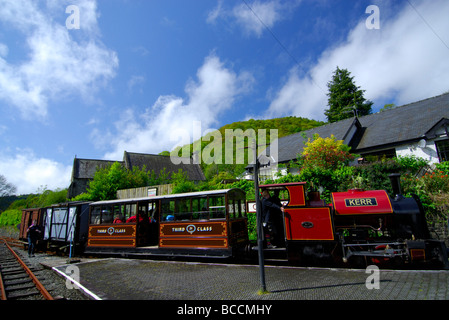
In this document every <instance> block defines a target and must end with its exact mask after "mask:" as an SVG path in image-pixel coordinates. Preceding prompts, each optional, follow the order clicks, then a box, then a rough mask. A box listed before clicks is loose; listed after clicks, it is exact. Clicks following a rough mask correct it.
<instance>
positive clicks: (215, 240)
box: [86, 189, 248, 257]
mask: <svg viewBox="0 0 449 320" xmlns="http://www.w3.org/2000/svg"><path fill="white" fill-rule="evenodd" d="M246 245H248V233H247V217H246V200H245V193H244V192H243V191H242V190H240V189H226V190H214V191H204V192H192V193H183V194H173V195H165V196H154V197H146V198H136V199H121V200H111V201H98V202H94V203H91V204H90V224H89V232H88V242H87V247H86V253H101V254H121V255H124V256H126V255H182V256H205V255H207V256H215V257H230V256H232V255H233V254H234V253H235V252H236V250H237V249H240V248H244V247H245V246H246Z"/></svg>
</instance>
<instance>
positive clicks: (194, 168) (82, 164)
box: [68, 151, 206, 198]
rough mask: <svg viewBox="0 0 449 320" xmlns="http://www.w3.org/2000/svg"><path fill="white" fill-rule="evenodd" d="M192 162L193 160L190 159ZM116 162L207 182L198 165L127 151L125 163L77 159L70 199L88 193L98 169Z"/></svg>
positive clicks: (69, 194)
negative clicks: (181, 174)
mask: <svg viewBox="0 0 449 320" xmlns="http://www.w3.org/2000/svg"><path fill="white" fill-rule="evenodd" d="M189 161H190V162H191V160H190V159H189ZM114 162H119V163H120V164H121V165H122V166H124V167H125V168H128V169H131V168H133V167H136V166H137V167H138V168H140V169H142V168H143V167H144V166H145V167H146V169H147V170H148V171H149V170H153V171H154V173H155V174H156V175H159V173H160V172H161V170H162V169H164V168H165V171H166V172H167V173H168V174H169V177H170V176H171V174H173V173H176V172H178V171H179V169H182V170H183V171H184V172H186V173H187V176H188V179H189V180H191V181H203V180H206V178H205V176H204V173H203V171H202V170H201V167H200V165H198V164H183V163H180V164H179V165H175V164H173V162H172V161H171V159H170V157H169V156H161V155H154V154H144V153H132V152H127V151H125V152H124V154H123V161H109V160H96V159H79V158H75V160H74V161H73V168H72V179H71V183H70V186H69V190H68V197H69V198H73V197H75V196H77V195H79V194H81V193H83V192H85V191H86V189H87V186H88V184H89V181H90V180H92V179H93V178H94V175H95V172H96V171H97V168H105V167H107V166H109V165H112V164H113V163H114Z"/></svg>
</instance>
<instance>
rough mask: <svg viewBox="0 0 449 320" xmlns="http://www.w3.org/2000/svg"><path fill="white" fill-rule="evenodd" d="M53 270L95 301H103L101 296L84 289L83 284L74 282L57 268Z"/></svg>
mask: <svg viewBox="0 0 449 320" xmlns="http://www.w3.org/2000/svg"><path fill="white" fill-rule="evenodd" d="M51 269H52V270H54V271H56V272H57V273H59V274H60V275H61V276H63V277H64V278H66V279H69V281H71V282H73V283H74V284H75V285H77V286H78V288H79V289H81V290H82V291H84V292H85V293H86V294H87V295H89V296H91V297H92V298H93V299H94V300H103V299H101V298H100V297H99V296H97V295H96V294H95V293H93V292H92V291H90V290H89V289H87V288H86V287H84V286H83V285H82V284H81V283H79V282H78V281H75V280H73V279H72V278H70V277H69V276H68V275H67V274H65V273H64V272H62V271H60V270H58V269H57V267H53V268H51Z"/></svg>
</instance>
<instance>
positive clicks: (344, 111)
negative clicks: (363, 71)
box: [324, 67, 373, 122]
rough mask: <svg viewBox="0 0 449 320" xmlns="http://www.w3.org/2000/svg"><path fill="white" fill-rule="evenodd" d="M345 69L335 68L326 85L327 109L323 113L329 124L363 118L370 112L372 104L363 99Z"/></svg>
mask: <svg viewBox="0 0 449 320" xmlns="http://www.w3.org/2000/svg"><path fill="white" fill-rule="evenodd" d="M350 75H351V73H350V72H349V71H348V70H346V69H340V68H339V67H337V70H335V72H334V75H333V76H332V81H330V82H328V83H327V87H328V88H329V93H328V94H327V96H328V97H329V98H328V106H329V109H326V110H325V111H324V114H325V115H326V117H327V120H328V121H329V122H336V121H340V120H343V119H346V118H351V117H353V116H364V115H367V114H370V113H371V112H372V110H371V106H372V105H373V102H371V101H369V100H366V99H365V98H364V97H363V93H364V92H365V90H361V89H360V87H357V86H356V85H355V83H354V77H351V76H350Z"/></svg>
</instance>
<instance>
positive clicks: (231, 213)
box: [228, 199, 238, 219]
mask: <svg viewBox="0 0 449 320" xmlns="http://www.w3.org/2000/svg"><path fill="white" fill-rule="evenodd" d="M235 209H236V208H235V200H234V199H229V200H228V212H229V219H235V218H237V217H238V211H236V210H235ZM237 210H238V209H237Z"/></svg>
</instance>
